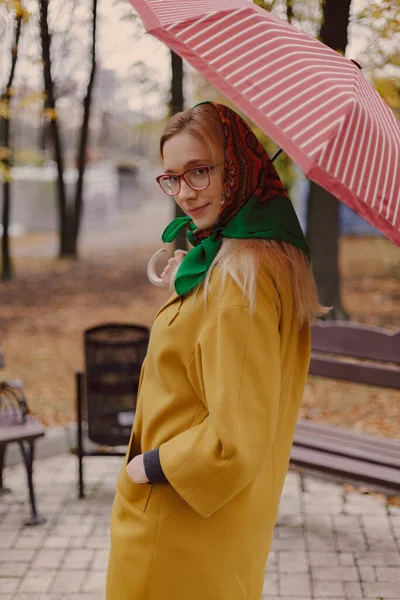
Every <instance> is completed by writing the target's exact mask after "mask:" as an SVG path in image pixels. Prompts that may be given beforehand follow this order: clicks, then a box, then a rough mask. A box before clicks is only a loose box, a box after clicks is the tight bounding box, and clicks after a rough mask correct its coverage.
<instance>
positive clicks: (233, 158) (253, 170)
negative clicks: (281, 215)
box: [195, 102, 288, 241]
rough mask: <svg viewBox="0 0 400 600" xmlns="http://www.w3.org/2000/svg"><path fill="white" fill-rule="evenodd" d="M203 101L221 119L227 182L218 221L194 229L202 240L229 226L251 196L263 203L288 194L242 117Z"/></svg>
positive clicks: (223, 107) (221, 105)
mask: <svg viewBox="0 0 400 600" xmlns="http://www.w3.org/2000/svg"><path fill="white" fill-rule="evenodd" d="M200 104H212V105H213V106H214V107H215V109H216V110H217V112H218V115H219V118H220V120H221V124H222V127H223V130H224V137H225V182H224V188H223V193H222V204H221V211H220V214H219V217H218V220H217V222H216V224H215V225H213V226H212V227H209V228H208V229H199V230H197V231H196V232H195V235H196V237H197V239H198V240H199V241H201V240H203V239H205V238H207V237H208V236H209V235H211V234H212V233H213V231H214V230H215V229H216V228H219V227H223V226H224V225H226V223H228V222H229V221H230V220H231V219H232V217H233V216H234V215H236V214H237V213H238V212H239V211H240V209H241V208H242V207H243V206H244V205H245V204H246V203H247V201H248V200H249V199H250V198H252V197H256V198H257V199H258V201H259V202H262V203H263V202H267V201H268V200H270V199H271V198H274V197H275V196H284V197H286V198H287V197H288V196H287V193H286V191H285V188H284V187H283V183H282V181H281V180H280V178H279V175H278V173H277V171H276V169H275V167H274V165H273V164H272V162H271V160H270V158H269V156H268V154H267V153H266V151H265V150H264V148H263V147H262V145H261V144H260V142H259V141H258V139H257V137H256V136H255V135H254V133H253V132H252V130H251V129H250V127H249V126H248V125H247V123H246V122H245V121H244V120H243V119H242V117H240V116H239V115H238V114H237V113H236V112H234V111H233V110H232V109H231V108H228V107H227V106H224V105H223V104H217V103H215V102H201V103H200ZM196 106H199V105H196Z"/></svg>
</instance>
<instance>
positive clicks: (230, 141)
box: [107, 103, 324, 600]
mask: <svg viewBox="0 0 400 600" xmlns="http://www.w3.org/2000/svg"><path fill="white" fill-rule="evenodd" d="M161 157H162V161H163V165H164V168H165V173H164V175H162V176H160V177H159V178H158V181H159V183H160V185H161V187H162V189H163V190H164V191H165V192H166V193H167V194H169V195H173V196H174V197H175V200H176V202H177V203H178V204H179V206H180V207H181V208H182V209H183V210H184V212H185V213H186V215H187V217H183V218H181V219H176V220H175V221H173V222H172V223H171V224H170V225H169V226H168V227H167V229H166V230H165V232H164V234H163V240H164V241H165V242H171V241H173V240H174V239H175V237H176V236H177V235H178V233H179V232H180V231H181V229H182V228H183V227H185V226H188V227H189V234H188V237H189V240H190V241H191V243H192V244H193V246H194V247H193V248H192V249H191V250H190V251H189V252H188V253H187V254H186V255H184V254H183V255H179V256H178V257H177V258H175V259H173V261H172V262H174V261H175V262H179V260H180V259H182V258H183V260H182V262H181V264H180V265H179V268H178V271H177V273H176V277H175V278H174V280H173V283H174V287H175V293H174V294H173V295H172V297H171V298H170V299H169V300H168V302H167V303H166V304H165V305H164V306H163V307H162V308H161V310H160V311H159V312H158V314H157V316H156V319H155V321H154V324H153V328H152V332H151V338H150V343H149V348H148V353H147V356H146V359H145V361H144V364H143V369H142V375H141V382H140V389H139V395H138V407H137V413H136V417H135V424H134V428H133V432H132V436H131V441H130V445H129V449H128V453H127V456H126V460H125V464H124V467H123V469H122V471H121V473H120V476H119V479H118V484H117V492H116V497H115V501H114V506H113V512H112V519H111V538H112V545H111V553H110V563H109V571H108V581H107V600H259V599H260V596H261V592H262V587H263V579H264V568H265V562H266V560H267V556H268V552H269V549H270V546H271V541H272V535H273V529H274V525H275V521H276V518H277V511H278V505H279V499H280V496H281V492H282V487H283V483H284V480H285V474H286V471H287V468H288V463H289V455H290V449H291V445H292V439H293V434H294V429H295V424H296V419H297V416H298V411H299V407H300V403H301V399H302V394H303V390H304V386H305V382H306V378H307V371H308V364H309V356H310V327H309V319H310V316H313V315H316V314H321V313H322V312H324V310H323V309H322V308H321V307H320V305H319V304H318V299H317V296H316V292H315V286H314V281H313V278H312V273H311V269H310V264H309V257H308V248H307V246H306V243H305V240H304V237H303V234H302V231H301V228H300V225H299V223H298V220H297V217H296V215H295V212H294V210H293V207H292V204H291V202H290V200H289V199H288V197H287V195H286V193H285V191H284V188H283V185H282V183H281V181H280V179H279V177H278V175H277V173H276V171H275V169H274V167H273V165H272V163H271V162H270V160H269V158H268V156H267V155H266V153H265V151H264V150H263V148H262V147H261V145H260V144H259V142H258V140H257V139H256V137H255V136H254V134H253V133H252V132H251V130H250V128H249V127H248V126H247V124H246V123H245V122H244V121H243V119H241V117H240V116H239V115H237V114H236V113H235V112H234V111H232V110H231V109H229V108H227V107H226V106H223V105H220V104H215V103H202V104H200V105H197V106H196V107H194V108H192V109H188V110H187V111H185V112H183V113H179V114H178V115H175V116H174V117H173V118H172V119H171V120H170V122H169V124H168V125H167V127H166V130H165V132H164V134H163V136H162V138H161ZM178 259H179V260H178ZM172 266H173V265H171V264H170V265H169V267H168V268H167V269H166V270H165V271H164V274H163V279H164V281H166V280H168V279H169V278H170V277H171V275H172V274H171V267H172Z"/></svg>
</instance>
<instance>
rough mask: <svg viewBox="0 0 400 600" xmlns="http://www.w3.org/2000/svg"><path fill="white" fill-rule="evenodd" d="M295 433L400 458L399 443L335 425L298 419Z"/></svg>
mask: <svg viewBox="0 0 400 600" xmlns="http://www.w3.org/2000/svg"><path fill="white" fill-rule="evenodd" d="M296 431H299V432H304V433H307V434H309V435H310V436H315V435H317V436H323V437H325V438H329V439H335V440H336V441H337V443H338V444H340V443H344V442H347V441H349V440H350V441H351V442H352V443H353V444H357V445H358V446H359V447H363V448H367V449H369V450H370V449H373V450H374V452H377V453H380V454H382V455H388V456H396V457H399V458H400V441H396V440H391V439H388V438H380V437H377V436H375V435H372V434H369V433H361V432H358V431H353V430H351V429H345V428H343V427H339V426H335V425H325V424H323V423H314V422H312V421H306V420H304V419H299V420H298V422H297V427H296Z"/></svg>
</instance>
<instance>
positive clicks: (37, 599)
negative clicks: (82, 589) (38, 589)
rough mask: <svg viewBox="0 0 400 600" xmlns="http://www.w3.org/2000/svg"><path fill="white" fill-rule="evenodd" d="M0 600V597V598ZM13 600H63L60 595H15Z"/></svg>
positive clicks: (0, 599)
mask: <svg viewBox="0 0 400 600" xmlns="http://www.w3.org/2000/svg"><path fill="white" fill-rule="evenodd" d="M0 600H2V597H1V596H0ZM13 600H63V595H62V594H19V593H18V594H17V595H16V596H14V598H13Z"/></svg>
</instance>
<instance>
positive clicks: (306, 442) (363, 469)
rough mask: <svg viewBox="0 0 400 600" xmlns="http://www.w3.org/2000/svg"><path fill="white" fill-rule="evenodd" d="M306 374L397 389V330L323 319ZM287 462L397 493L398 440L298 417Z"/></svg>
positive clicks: (399, 375) (399, 367)
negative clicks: (289, 457)
mask: <svg viewBox="0 0 400 600" xmlns="http://www.w3.org/2000/svg"><path fill="white" fill-rule="evenodd" d="M311 339H312V354H311V363H310V370H309V374H310V375H318V376H321V377H328V378H331V379H340V380H344V381H350V382H354V383H362V384H366V385H374V386H380V387H385V388H393V389H397V390H399V389H400V331H398V332H390V331H386V330H385V329H381V328H378V327H368V326H366V325H360V324H354V323H348V322H338V321H323V322H318V323H316V324H313V325H312V330H311ZM290 460H291V464H292V465H293V466H296V467H300V468H301V470H305V471H306V472H310V473H315V474H319V475H322V476H325V477H329V478H334V479H335V480H336V481H340V482H348V483H355V484H356V485H357V484H358V485H359V484H360V483H362V484H365V485H368V486H369V487H372V488H374V489H377V490H379V491H383V492H385V493H390V494H393V493H398V492H400V442H397V441H394V440H389V439H384V438H379V437H376V436H373V435H367V434H361V433H357V432H354V431H352V430H350V429H344V428H340V427H333V426H328V425H321V424H319V423H312V422H310V421H305V420H299V422H298V424H297V427H296V432H295V436H294V442H293V448H292V453H291V459H290Z"/></svg>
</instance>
